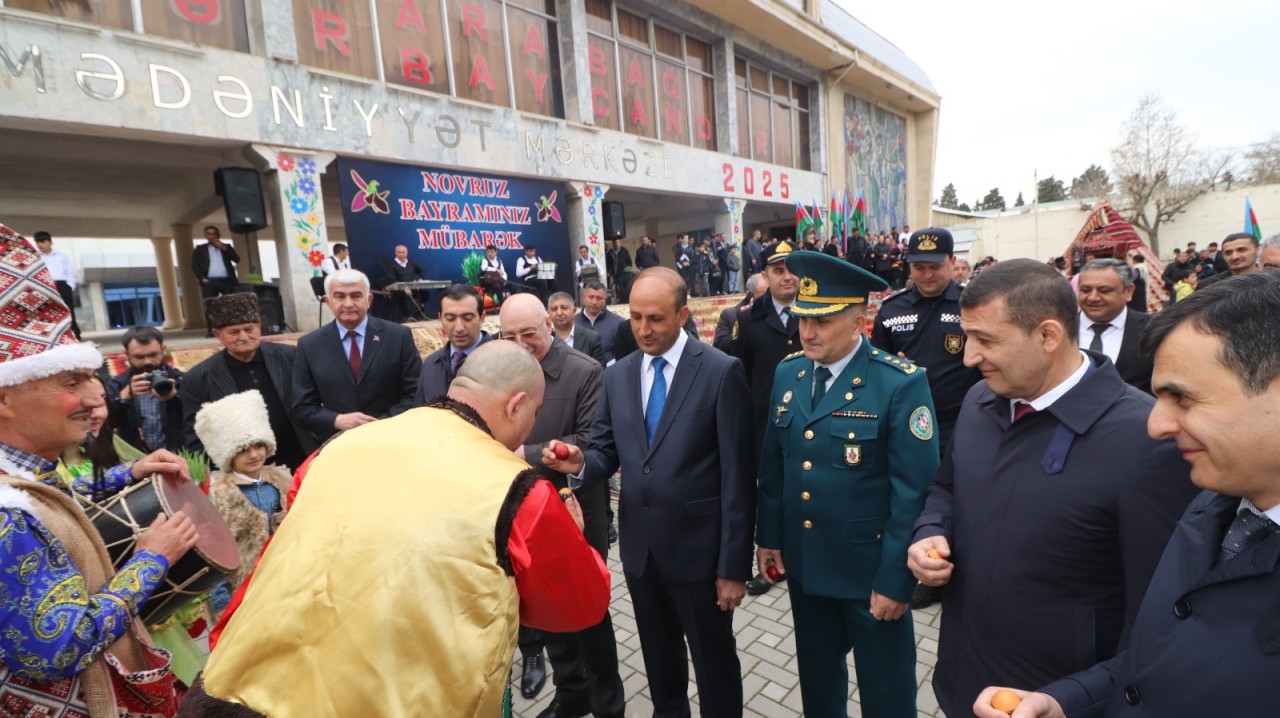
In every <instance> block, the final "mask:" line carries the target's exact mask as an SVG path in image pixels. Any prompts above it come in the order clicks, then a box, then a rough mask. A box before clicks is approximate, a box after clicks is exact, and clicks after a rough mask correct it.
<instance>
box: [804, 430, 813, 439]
mask: <svg viewBox="0 0 1280 718" xmlns="http://www.w3.org/2000/svg"><path fill="white" fill-rule="evenodd" d="M804 438H806V439H812V438H813V429H805V431H804Z"/></svg>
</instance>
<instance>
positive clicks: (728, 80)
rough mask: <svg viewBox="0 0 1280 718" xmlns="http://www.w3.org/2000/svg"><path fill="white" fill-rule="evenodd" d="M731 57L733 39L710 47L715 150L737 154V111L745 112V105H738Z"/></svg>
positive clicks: (732, 55)
mask: <svg viewBox="0 0 1280 718" xmlns="http://www.w3.org/2000/svg"><path fill="white" fill-rule="evenodd" d="M733 57H734V48H733V40H730V39H727V38H726V39H724V40H721V41H720V42H717V43H716V44H715V45H714V46H712V48H711V59H712V62H713V64H714V65H715V93H716V105H715V107H716V150H717V151H719V152H723V153H724V154H727V155H736V154H738V150H739V147H738V117H739V112H746V108H745V107H738V93H737V88H736V87H735V86H734V84H733V83H734V74H733Z"/></svg>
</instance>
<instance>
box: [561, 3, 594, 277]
mask: <svg viewBox="0 0 1280 718" xmlns="http://www.w3.org/2000/svg"><path fill="white" fill-rule="evenodd" d="M556 11H557V12H556V15H557V17H559V18H560V64H561V65H563V66H564V75H563V80H562V82H561V83H560V84H561V85H562V86H563V87H564V116H565V119H567V120H569V121H570V122H580V123H582V124H584V125H594V124H595V123H596V117H595V113H594V112H592V110H591V69H590V67H589V66H588V64H587V9H586V6H585V5H584V4H583V3H582V2H581V0H556ZM573 256H574V257H575V258H576V257H577V256H578V255H577V253H576V252H575V253H574V255H573Z"/></svg>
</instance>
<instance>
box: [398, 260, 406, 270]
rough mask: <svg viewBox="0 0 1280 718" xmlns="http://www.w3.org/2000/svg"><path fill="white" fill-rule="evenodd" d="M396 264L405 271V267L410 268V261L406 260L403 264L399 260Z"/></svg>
mask: <svg viewBox="0 0 1280 718" xmlns="http://www.w3.org/2000/svg"><path fill="white" fill-rule="evenodd" d="M396 264H398V265H400V267H401V269H403V268H404V267H407V266H409V260H407V259H406V260H404V261H403V262H401V261H400V260H399V259H397V260H396Z"/></svg>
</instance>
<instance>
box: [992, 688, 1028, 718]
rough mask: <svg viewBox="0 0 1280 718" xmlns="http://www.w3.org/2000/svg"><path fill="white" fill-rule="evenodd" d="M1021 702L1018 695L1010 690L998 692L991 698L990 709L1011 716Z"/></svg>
mask: <svg viewBox="0 0 1280 718" xmlns="http://www.w3.org/2000/svg"><path fill="white" fill-rule="evenodd" d="M1021 702H1022V699H1021V698H1019V697H1018V694H1017V693H1014V692H1013V691H1010V690H999V691H996V693H995V695H993V696H991V707H992V708H995V709H996V710H998V711H1004V712H1005V713H1008V714H1009V715H1013V711H1014V709H1016V708H1017V707H1018V704H1019V703H1021Z"/></svg>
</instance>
